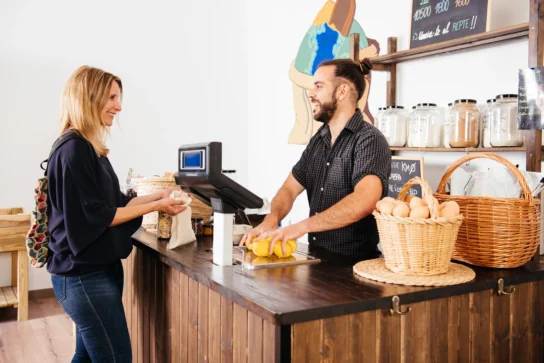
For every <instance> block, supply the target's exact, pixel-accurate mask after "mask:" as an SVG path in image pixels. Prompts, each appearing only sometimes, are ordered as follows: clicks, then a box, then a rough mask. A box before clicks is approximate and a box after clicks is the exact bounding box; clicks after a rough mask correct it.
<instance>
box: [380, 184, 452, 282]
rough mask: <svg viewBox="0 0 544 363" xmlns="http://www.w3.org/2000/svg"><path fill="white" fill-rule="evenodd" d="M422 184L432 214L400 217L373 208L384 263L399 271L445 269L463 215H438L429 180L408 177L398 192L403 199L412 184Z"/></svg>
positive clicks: (417, 273)
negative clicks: (442, 216) (419, 216)
mask: <svg viewBox="0 0 544 363" xmlns="http://www.w3.org/2000/svg"><path fill="white" fill-rule="evenodd" d="M417 184H419V185H421V190H422V192H423V198H424V199H425V200H426V201H427V204H428V205H429V209H430V211H431V218H429V219H423V218H401V217H395V216H391V215H385V214H381V213H379V212H378V211H374V212H373V215H374V217H375V218H376V223H377V224H378V232H379V234H380V242H381V246H382V252H383V255H384V258H385V266H386V267H387V268H388V269H390V270H391V271H393V272H395V273H398V274H401V275H412V276H431V275H439V274H443V273H446V272H448V269H449V267H450V261H451V255H452V252H453V245H454V244H455V240H456V238H457V232H458V231H459V226H460V225H461V223H463V216H462V215H460V216H456V217H451V218H438V205H437V204H436V202H435V200H434V199H433V198H432V190H431V188H430V187H429V184H427V182H426V181H425V180H423V179H420V178H419V177H416V178H413V179H410V180H409V181H408V183H406V184H405V185H404V187H403V188H402V190H401V192H400V193H399V196H398V199H399V200H404V199H405V197H406V194H407V193H408V191H409V190H410V187H412V186H413V185H417Z"/></svg>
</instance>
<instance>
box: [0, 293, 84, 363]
mask: <svg viewBox="0 0 544 363" xmlns="http://www.w3.org/2000/svg"><path fill="white" fill-rule="evenodd" d="M74 350H75V343H74V337H73V335H72V321H71V320H70V318H69V317H68V315H66V314H65V313H64V311H63V310H62V308H61V307H60V305H59V304H58V303H57V300H56V299H55V298H54V297H42V298H39V297H37V298H31V299H30V301H29V308H28V321H23V322H20V323H19V322H17V309H14V308H13V307H6V308H2V309H0V363H29V362H43V363H49V362H51V363H53V362H58V363H65V362H70V361H71V360H72V357H73V355H74Z"/></svg>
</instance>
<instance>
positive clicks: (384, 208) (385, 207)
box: [380, 202, 395, 215]
mask: <svg viewBox="0 0 544 363" xmlns="http://www.w3.org/2000/svg"><path fill="white" fill-rule="evenodd" d="M394 208H395V205H394V204H393V203H389V202H383V203H382V204H380V213H383V214H388V215H391V213H393V209H394Z"/></svg>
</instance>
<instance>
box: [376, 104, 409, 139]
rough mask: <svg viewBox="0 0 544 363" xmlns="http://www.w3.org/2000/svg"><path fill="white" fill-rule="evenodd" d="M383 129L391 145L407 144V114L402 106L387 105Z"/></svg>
mask: <svg viewBox="0 0 544 363" xmlns="http://www.w3.org/2000/svg"><path fill="white" fill-rule="evenodd" d="M381 123H382V127H383V130H385V132H384V131H382V129H380V131H382V133H383V135H384V136H385V138H386V140H387V143H388V144H389V146H397V147H403V146H404V145H406V132H407V126H408V125H407V115H406V112H405V111H404V107H402V106H387V109H386V110H385V111H384V112H383V115H382V121H381Z"/></svg>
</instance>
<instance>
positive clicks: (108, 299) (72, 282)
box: [51, 261, 132, 363]
mask: <svg viewBox="0 0 544 363" xmlns="http://www.w3.org/2000/svg"><path fill="white" fill-rule="evenodd" d="M51 280H52V282H53V289H54V290H55V295H56V297H57V300H58V302H59V303H60V305H61V306H62V308H63V309H64V311H65V312H66V314H68V315H69V316H70V318H71V319H72V320H73V321H74V323H75V324H76V326H77V337H76V338H77V340H76V353H75V355H74V358H73V359H72V362H73V363H74V362H75V363H79V362H100V363H102V362H104V363H105V362H116V363H125V362H132V350H131V346H130V337H129V334H128V327H127V321H126V319H125V311H124V309H123V302H122V300H121V296H122V293H123V265H122V264H121V262H120V261H119V262H118V263H115V264H114V265H111V266H108V267H105V268H104V269H103V270H100V271H97V272H92V273H89V274H85V275H80V276H55V275H53V276H51Z"/></svg>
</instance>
